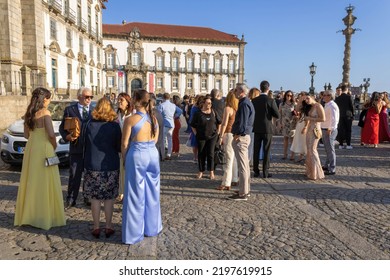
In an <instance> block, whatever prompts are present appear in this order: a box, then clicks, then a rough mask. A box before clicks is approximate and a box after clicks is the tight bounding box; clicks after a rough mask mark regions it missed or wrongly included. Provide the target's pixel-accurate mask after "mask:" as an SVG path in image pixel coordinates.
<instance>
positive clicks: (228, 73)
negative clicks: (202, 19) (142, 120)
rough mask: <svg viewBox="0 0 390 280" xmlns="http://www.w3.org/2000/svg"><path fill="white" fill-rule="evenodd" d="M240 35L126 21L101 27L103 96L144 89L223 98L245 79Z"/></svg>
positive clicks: (201, 28) (189, 27)
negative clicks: (214, 92) (213, 94)
mask: <svg viewBox="0 0 390 280" xmlns="http://www.w3.org/2000/svg"><path fill="white" fill-rule="evenodd" d="M245 44H246V42H245V41H244V37H243V36H242V38H241V39H239V38H237V36H236V35H232V34H228V33H224V32H221V31H217V30H214V29H211V28H207V27H195V26H178V25H163V24H153V23H140V22H131V23H126V22H122V24H103V48H104V65H103V70H104V72H105V80H104V88H105V91H106V93H112V92H114V93H119V92H127V93H129V94H131V92H132V91H133V90H134V89H137V88H144V89H146V90H148V91H149V92H153V93H155V94H159V93H164V92H168V93H171V94H175V95H179V96H183V95H184V94H188V95H195V94H206V93H209V92H210V91H211V89H213V88H217V89H220V90H221V91H222V92H223V95H226V94H227V93H228V91H229V89H231V88H234V87H235V84H236V83H237V82H243V80H244V48H245Z"/></svg>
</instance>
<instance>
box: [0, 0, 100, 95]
mask: <svg viewBox="0 0 390 280" xmlns="http://www.w3.org/2000/svg"><path fill="white" fill-rule="evenodd" d="M104 2H107V0H0V26H1V28H0V81H2V84H3V85H4V86H3V89H4V90H3V91H5V93H4V92H2V90H1V87H0V93H2V94H6V95H18V94H25V95H29V94H30V93H31V91H32V90H33V89H34V88H35V87H37V86H45V87H47V88H49V89H51V90H53V92H56V93H58V94H67V95H73V94H74V93H75V92H76V91H77V89H78V88H79V87H81V86H87V87H90V88H92V89H93V90H94V92H95V93H99V92H100V91H101V89H102V85H103V78H102V63H101V59H102V54H103V51H102V46H103V45H102V43H103V39H102V38H103V36H102V9H104V8H105V6H104Z"/></svg>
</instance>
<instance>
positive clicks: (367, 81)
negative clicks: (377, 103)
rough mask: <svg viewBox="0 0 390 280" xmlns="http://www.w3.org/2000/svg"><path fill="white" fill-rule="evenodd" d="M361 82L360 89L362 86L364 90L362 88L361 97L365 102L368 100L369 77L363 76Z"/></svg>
mask: <svg viewBox="0 0 390 280" xmlns="http://www.w3.org/2000/svg"><path fill="white" fill-rule="evenodd" d="M363 82H364V84H361V85H360V88H361V89H363V88H364V91H363V90H362V93H363V98H361V99H363V102H366V101H367V100H368V88H369V87H370V78H364V79H363Z"/></svg>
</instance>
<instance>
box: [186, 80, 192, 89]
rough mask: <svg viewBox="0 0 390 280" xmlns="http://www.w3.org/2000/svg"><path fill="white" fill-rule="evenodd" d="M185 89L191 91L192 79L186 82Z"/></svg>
mask: <svg viewBox="0 0 390 280" xmlns="http://www.w3.org/2000/svg"><path fill="white" fill-rule="evenodd" d="M187 88H188V89H192V79H188V80H187Z"/></svg>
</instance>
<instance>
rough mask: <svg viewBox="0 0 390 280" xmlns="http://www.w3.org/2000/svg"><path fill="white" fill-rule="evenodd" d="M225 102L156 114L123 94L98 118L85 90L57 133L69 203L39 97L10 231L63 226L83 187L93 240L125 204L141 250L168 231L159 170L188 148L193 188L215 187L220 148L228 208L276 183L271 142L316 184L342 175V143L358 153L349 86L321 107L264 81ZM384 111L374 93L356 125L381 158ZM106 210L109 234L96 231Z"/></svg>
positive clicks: (41, 95)
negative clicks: (65, 147)
mask: <svg viewBox="0 0 390 280" xmlns="http://www.w3.org/2000/svg"><path fill="white" fill-rule="evenodd" d="M222 96H223V95H222V92H221V91H220V90H217V89H213V90H212V91H211V93H210V94H206V95H196V96H187V95H185V96H184V97H183V99H181V98H180V97H179V96H177V95H174V96H171V95H170V94H169V93H164V94H163V98H162V99H163V100H162V102H161V103H160V104H158V105H157V104H156V96H155V95H154V94H153V93H149V92H147V91H146V90H143V89H139V90H135V91H134V92H133V94H132V96H130V95H129V94H127V93H120V94H119V95H118V96H117V97H116V96H115V95H114V96H113V95H110V96H109V98H107V97H103V98H101V99H99V100H98V101H97V103H96V106H95V107H94V108H92V106H91V101H92V98H93V95H92V92H91V90H90V89H88V88H81V89H80V90H79V91H78V94H77V98H78V102H77V103H75V104H72V105H70V106H69V107H67V108H66V109H65V111H64V115H63V121H62V123H61V125H60V128H59V131H60V134H61V136H62V138H63V140H64V141H67V142H69V144H70V147H69V154H70V159H69V180H68V190H67V195H66V197H65V201H64V200H63V197H62V191H61V182H60V177H59V169H58V166H57V165H49V166H45V164H44V162H45V159H46V158H48V157H53V156H55V149H56V146H57V143H56V138H55V134H54V130H53V125H52V122H51V116H50V112H49V111H48V109H47V108H48V105H49V103H50V100H51V93H50V91H48V90H47V89H45V88H37V89H35V90H34V91H33V93H32V97H31V101H30V104H29V105H28V108H27V111H26V113H25V116H24V120H25V127H24V128H25V129H24V134H25V137H26V138H27V139H28V142H27V146H26V150H25V154H24V159H23V166H22V172H21V179H20V186H19V189H18V196H17V201H16V211H15V221H14V224H15V225H16V226H20V225H26V224H27V225H32V226H34V227H38V228H42V229H46V230H47V229H49V228H51V227H55V226H63V225H65V224H66V220H65V214H64V208H65V209H67V208H70V207H74V206H76V201H77V198H78V194H79V189H80V187H81V185H82V189H83V192H82V193H83V200H84V203H85V204H86V205H88V206H90V207H91V215H92V222H93V228H92V230H91V234H92V235H93V236H94V237H95V238H100V236H101V234H102V233H104V234H105V236H106V238H109V237H110V236H112V235H113V234H115V229H114V227H113V225H112V216H113V208H114V204H115V202H118V203H123V208H122V209H123V210H122V242H123V243H125V244H135V243H137V242H140V241H141V240H143V239H144V237H145V236H156V235H158V234H159V233H160V232H161V231H162V218H161V208H160V164H161V162H164V161H170V160H173V159H177V158H179V157H180V144H186V145H187V146H188V147H191V148H192V156H193V161H194V162H195V163H196V164H197V169H198V173H197V174H196V175H195V178H198V179H201V178H203V177H204V173H205V172H206V171H208V172H209V177H208V178H209V179H211V180H213V179H215V168H216V165H217V158H215V149H216V147H218V146H222V147H223V150H224V152H225V162H224V164H223V165H222V167H223V176H222V181H221V183H220V184H219V186H218V187H217V188H216V189H217V190H219V191H225V190H231V188H232V186H238V190H237V191H235V193H234V194H233V195H231V196H229V197H228V198H229V199H232V200H247V199H248V198H249V197H250V192H251V187H250V184H251V179H250V178H251V171H253V177H255V178H256V177H260V173H261V175H262V177H263V178H270V177H272V176H273V175H272V173H271V172H270V170H271V158H272V152H271V150H272V140H273V137H274V135H275V134H279V135H281V136H282V137H283V156H282V158H281V159H282V160H291V161H293V162H296V163H303V162H304V165H305V169H306V172H305V174H306V177H307V178H308V179H310V180H320V179H323V178H325V176H326V175H335V174H336V166H337V165H336V149H335V147H336V143H337V142H338V145H339V149H347V150H351V149H353V146H352V145H351V132H352V122H353V120H354V118H355V109H354V105H353V100H352V97H351V95H350V93H349V92H348V87H347V86H345V85H341V86H340V87H338V88H337V89H336V93H335V92H333V91H332V90H325V91H324V92H321V94H320V96H319V97H316V96H314V95H311V94H309V93H307V92H300V93H297V94H294V92H292V91H290V90H288V91H286V92H280V93H278V95H277V97H276V98H275V97H274V96H273V94H272V92H271V91H270V84H269V82H267V81H262V82H261V83H260V88H259V89H258V88H256V87H254V88H251V89H249V88H248V87H247V86H246V85H245V84H242V83H238V84H236V87H235V88H234V89H231V90H230V91H229V92H228V94H227V95H226V98H224V99H223V98H222ZM388 108H390V102H389V99H388V94H387V93H386V92H384V93H379V92H374V93H373V94H372V96H371V98H370V100H369V101H368V102H366V103H365V104H364V105H363V110H362V111H361V113H360V115H359V126H360V127H361V145H365V146H372V147H374V148H375V147H377V146H378V144H379V143H381V142H386V141H387V142H389V141H390V132H389V124H388ZM182 117H183V119H184V120H185V124H186V126H187V127H186V129H185V132H186V133H187V134H188V136H187V137H188V138H187V141H186V143H180V138H179V131H180V129H181V126H182V122H181V119H182ZM68 120H76V122H77V123H78V124H79V126H80V129H79V133H77V134H75V133H74V131H73V130H72V131H71V130H69V129H67V123H66V122H67V121H68ZM319 142H321V145H323V147H324V149H325V154H326V157H325V159H323V161H322V162H323V164H322V163H321V159H320V156H319V153H318V151H317V147H318V146H319ZM260 161H262V166H261V171H262V172H260V166H259V165H260ZM33 169H34V172H31V170H33ZM251 169H252V170H251ZM37 170H38V171H37ZM82 179H83V180H82ZM81 182H83V184H81ZM64 203H65V207H64ZM102 204H103V211H104V214H105V225H104V227H101V224H100V212H101V208H102Z"/></svg>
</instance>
